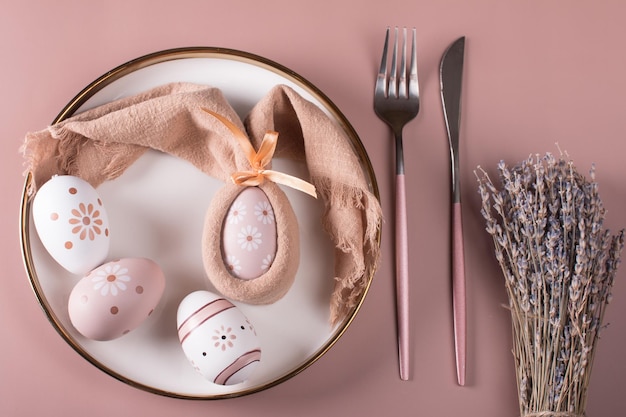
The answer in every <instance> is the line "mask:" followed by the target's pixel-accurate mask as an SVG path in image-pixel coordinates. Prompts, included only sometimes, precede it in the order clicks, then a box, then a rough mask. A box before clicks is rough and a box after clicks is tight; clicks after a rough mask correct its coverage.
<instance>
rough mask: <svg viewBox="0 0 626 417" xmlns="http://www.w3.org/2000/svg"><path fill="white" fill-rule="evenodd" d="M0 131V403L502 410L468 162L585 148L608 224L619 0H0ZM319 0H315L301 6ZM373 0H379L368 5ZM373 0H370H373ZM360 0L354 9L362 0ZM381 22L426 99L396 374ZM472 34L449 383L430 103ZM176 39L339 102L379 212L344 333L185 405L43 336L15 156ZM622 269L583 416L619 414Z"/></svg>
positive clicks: (258, 410) (442, 161)
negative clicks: (442, 66)
mask: <svg viewBox="0 0 626 417" xmlns="http://www.w3.org/2000/svg"><path fill="white" fill-rule="evenodd" d="M3 3H4V4H3V5H4V7H3V12H2V14H1V15H0V50H1V51H2V55H3V60H2V62H3V65H2V67H1V69H0V83H1V88H0V91H1V92H2V100H1V101H0V114H1V115H2V124H1V125H0V126H1V127H0V129H1V131H0V136H1V137H2V152H0V158H1V163H0V166H1V168H0V169H1V170H2V177H3V180H2V182H1V184H2V185H1V186H2V196H3V200H2V201H3V204H2V206H1V208H0V210H1V216H0V221H1V222H2V223H1V228H2V229H1V230H2V234H1V240H0V244H1V253H2V266H3V268H2V270H3V279H2V286H1V288H0V328H1V329H2V332H3V336H2V339H3V342H2V343H1V344H0V415H2V416H31V415H48V416H74V415H91V416H112V415H131V414H133V413H135V414H140V415H144V416H171V415H185V416H200V415H222V416H240V415H253V414H254V415H259V416H265V415H267V416H270V415H271V416H291V415H299V416H302V417H304V416H313V415H315V416H318V415H322V414H325V415H330V416H336V415H380V414H383V415H389V414H390V413H393V414H394V415H425V416H449V415H464V416H481V417H489V416H494V417H495V416H499V417H500V416H516V415H518V408H517V396H516V389H515V378H514V369H513V362H512V357H511V354H510V348H511V335H510V321H509V316H508V312H507V311H506V310H505V309H504V308H502V306H501V305H502V304H503V303H505V302H506V296H505V293H504V288H503V283H502V281H501V276H500V272H499V268H498V266H497V265H496V263H495V260H494V259H493V255H492V249H491V246H490V243H489V238H488V236H487V235H486V232H484V231H483V221H482V218H481V217H480V214H479V207H478V201H479V200H478V195H477V193H476V180H475V178H474V175H473V172H472V171H473V170H474V168H475V167H476V166H477V165H481V166H483V167H485V168H487V169H488V170H493V169H494V167H495V165H496V164H497V162H498V161H499V160H500V159H505V160H506V161H508V162H510V163H515V162H517V161H519V160H521V159H523V158H525V157H527V156H528V155H529V154H534V153H541V154H543V153H545V152H546V151H552V152H557V148H556V146H555V143H557V142H558V143H559V146H560V147H561V148H562V149H565V150H567V151H568V152H569V154H570V155H571V156H572V157H573V159H574V160H575V162H576V163H577V165H578V167H579V168H580V169H581V171H583V172H586V171H587V169H588V168H589V167H590V166H591V164H592V163H596V164H597V173H598V175H597V179H598V181H599V183H600V192H601V196H602V198H603V200H604V203H605V206H606V207H607V208H608V215H607V219H606V225H607V226H608V227H609V228H611V229H612V230H617V229H618V228H621V227H624V226H626V187H624V185H623V177H624V174H625V172H626V169H625V165H624V151H625V150H626V146H625V145H624V139H625V137H624V136H625V134H626V123H625V118H624V116H623V107H624V104H623V103H624V100H623V97H624V96H625V95H626V78H625V77H624V74H625V73H626V53H624V48H623V42H624V40H625V39H626V26H625V25H624V24H623V16H624V13H625V12H626V10H625V6H623V5H622V4H620V3H621V2H619V1H617V0H615V1H609V0H602V1H595V2H592V1H578V0H567V1H553V0H543V1H535V0H523V1H517V0H516V1H504V0H499V1H496V0H476V1H463V0H440V1H420V0H410V1H409V0H388V1H385V2H384V3H385V4H386V6H384V7H383V6H374V5H372V6H369V7H367V8H366V7H364V3H363V2H362V1H357V0H346V1H332V2H330V1H329V2H327V3H328V6H324V2H310V5H309V3H307V2H297V1H273V0H266V1H263V2H244V1H238V0H230V1H227V2H226V1H225V2H219V3H218V2H207V1H192V0H177V1H174V2H165V1H160V0H151V1H129V0H126V1H107V2H86V1H68V0H58V1H55V2H48V1H32V0H27V1H21V2H8V1H4V2H3ZM314 3H315V5H314ZM382 3H383V2H381V4H382ZM370 4H373V2H370ZM366 9H369V10H366ZM387 25H398V26H401V27H402V26H408V27H412V26H415V27H416V28H417V32H418V40H419V50H418V51H419V57H418V59H419V72H420V81H421V89H422V103H423V104H422V110H421V112H420V114H419V116H418V118H417V120H416V121H414V122H413V123H412V124H410V125H409V127H408V128H407V129H406V130H405V138H406V139H405V153H406V157H407V159H408V160H407V170H406V171H407V187H408V188H407V193H408V196H407V198H408V205H409V207H408V209H409V245H410V251H411V256H410V264H409V267H410V271H411V274H412V278H411V283H412V286H411V294H410V299H411V304H412V306H411V315H412V331H413V338H412V347H411V357H412V360H413V365H412V373H413V377H412V380H411V381H408V382H401V381H400V380H399V377H398V369H397V354H396V340H395V338H396V335H395V324H394V320H395V319H394V308H393V281H392V270H393V253H392V244H391V236H392V230H393V221H392V218H391V213H393V205H392V201H393V191H392V190H393V176H392V161H393V148H392V146H391V139H390V135H389V132H388V130H387V128H386V126H385V125H384V124H383V123H382V122H381V121H379V120H378V119H377V118H376V116H375V115H374V112H373V110H372V93H373V83H374V79H375V72H376V69H377V65H378V61H379V59H380V51H381V48H382V40H383V34H384V30H385V27H386V26H387ZM461 35H465V36H467V44H466V73H465V79H464V80H465V84H464V97H463V115H462V128H461V136H462V145H461V158H462V159H461V165H462V172H461V175H462V190H463V191H462V193H463V199H464V209H463V210H464V212H463V215H464V221H465V233H466V237H465V243H466V246H465V247H466V257H467V258H466V268H467V279H468V281H467V288H468V294H467V295H468V300H467V303H468V331H469V333H468V365H467V367H468V368H467V383H468V384H467V386H466V387H459V386H457V385H456V377H455V366H454V352H453V340H452V325H451V323H452V317H451V309H450V284H449V275H450V262H449V246H450V240H449V234H450V233H449V232H450V229H449V218H448V212H449V211H448V207H449V202H450V199H449V189H448V183H449V171H448V167H449V162H448V148H447V140H446V136H445V128H444V122H443V118H442V113H441V103H440V99H439V80H438V66H439V59H440V56H441V53H442V52H443V50H444V49H445V48H446V46H447V45H448V44H449V43H450V42H451V41H453V40H454V39H456V38H457V37H458V36H461ZM182 46H221V47H227V48H233V49H240V50H243V51H247V52H252V53H255V54H258V55H261V56H264V57H266V58H269V59H271V60H274V61H276V62H279V63H281V64H283V65H285V66H287V67H288V68H291V69H292V70H294V71H296V72H298V73H299V74H301V75H303V76H304V77H305V78H307V79H308V80H310V81H311V82H313V83H314V84H316V85H317V86H318V87H319V88H320V89H321V90H322V91H324V92H325V93H326V94H327V95H328V96H329V97H330V98H331V100H333V101H334V102H335V104H337V105H338V106H339V108H340V109H342V111H343V112H344V114H345V115H346V116H347V117H348V119H349V120H350V121H351V122H352V124H353V125H354V127H355V129H356V130H357V132H358V133H359V135H360V137H361V139H362V141H363V143H364V144H365V146H366V148H367V150H368V152H369V153H370V156H371V158H372V163H373V165H374V169H375V171H376V174H377V177H378V180H379V185H380V188H381V198H382V204H383V208H384V210H385V213H386V217H387V222H386V223H385V226H384V230H383V250H382V254H383V255H382V262H381V265H380V269H379V271H378V273H377V274H376V277H375V280H374V283H373V285H372V288H371V291H370V293H369V295H368V297H367V299H366V301H365V304H364V305H363V308H362V309H361V311H360V313H359V315H358V316H357V318H356V320H355V321H354V323H353V324H352V325H351V326H350V328H349V329H348V331H347V333H346V334H345V335H344V336H343V337H342V338H341V339H340V341H339V343H338V344H336V345H335V347H333V348H332V349H331V350H330V352H328V353H327V354H326V355H324V356H323V357H322V358H321V359H320V360H319V361H318V362H317V363H315V364H314V365H313V366H312V367H310V368H309V369H307V370H305V371H304V372H303V373H301V374H299V375H297V376H296V377H294V378H292V379H290V380H289V381H287V382H285V383H283V384H281V385H279V386H276V387H274V388H271V389H269V390H266V391H263V392H260V393H257V394H254V395H251V396H247V397H243V398H237V399H230V400H220V401H189V400H178V399H172V398H166V397H161V396H157V395H154V394H150V393H147V392H144V391H141V390H138V389H136V388H133V387H131V386H128V385H125V384H123V383H121V382H119V381H117V380H115V379H113V378H111V377H110V376H108V375H106V374H104V373H103V372H101V371H99V370H98V369H96V368H95V367H94V366H92V365H91V364H89V363H88V362H86V361H85V360H84V359H82V358H81V357H79V356H78V355H77V354H76V353H75V352H74V351H73V350H72V349H71V348H70V347H69V346H68V345H66V344H65V342H64V341H63V340H62V339H61V338H60V337H59V336H58V335H57V333H56V332H55V330H54V329H53V328H52V326H50V324H49V323H48V322H47V319H46V318H45V316H44V314H43V313H42V311H41V309H40V307H39V306H38V304H37V301H36V299H35V297H34V295H33V293H32V291H31V289H30V287H29V284H28V280H27V278H26V274H25V271H24V267H23V265H22V260H21V254H20V249H19V233H18V232H19V230H18V217H19V201H20V197H21V193H22V187H23V177H22V172H23V169H24V168H23V165H22V160H21V157H20V156H19V154H18V148H19V147H20V144H21V142H22V138H23V136H24V134H25V133H26V132H27V131H29V130H38V129H40V128H43V127H45V126H46V125H47V124H48V123H49V122H50V121H51V120H52V119H53V118H54V116H56V114H57V113H58V111H59V110H60V109H61V108H62V107H63V106H64V105H65V104H66V103H67V102H68V101H69V100H70V99H71V98H72V97H73V96H74V95H75V94H76V93H77V92H78V91H80V90H81V89H82V88H83V87H85V86H86V85H87V84H88V83H89V82H91V81H92V80H94V79H95V78H97V77H98V76H100V75H102V74H103V73H105V72H106V71H108V70H109V69H112V68H114V67H116V66H117V65H119V64H121V63H124V62H126V61H128V60H130V59H133V58H135V57H138V56H142V55H144V54H147V53H151V52H155V51H159V50H163V49H168V48H174V47H182ZM625 278H626V269H624V268H622V269H621V270H620V271H619V273H618V276H617V280H616V286H615V290H614V301H613V303H612V304H611V305H610V306H609V309H608V313H607V316H606V320H607V321H608V322H610V323H611V324H610V326H609V327H608V328H607V330H606V331H605V332H604V333H603V336H602V339H601V341H600V344H599V346H598V353H597V359H596V362H595V365H594V368H593V376H592V379H591V388H590V393H589V405H588V409H587V412H588V413H587V415H588V416H592V417H593V416H605V415H610V414H612V415H624V413H625V412H626V403H625V402H624V399H623V395H624V392H625V391H626V380H625V379H624V377H623V376H624V374H625V371H626V362H625V361H624V357H623V354H624V352H626V318H625V315H626V283H625V282H624V279H625Z"/></svg>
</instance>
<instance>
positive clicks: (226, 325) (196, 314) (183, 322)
mask: <svg viewBox="0 0 626 417" xmlns="http://www.w3.org/2000/svg"><path fill="white" fill-rule="evenodd" d="M176 322H177V326H178V338H179V340H180V343H181V345H182V347H183V351H184V352H185V356H187V359H188V360H189V362H191V364H192V366H193V367H194V368H195V369H196V370H197V371H198V372H200V374H202V375H203V376H204V377H205V378H206V379H208V380H209V381H211V382H213V383H215V384H219V385H234V384H239V383H242V382H244V381H246V380H247V379H248V378H249V377H250V375H251V374H252V373H253V372H254V369H255V368H256V367H257V366H258V364H259V362H260V360H261V347H260V344H259V338H258V337H257V334H256V331H255V330H254V327H253V326H252V324H251V323H250V321H249V320H248V319H247V318H246V316H245V315H244V314H243V313H242V312H241V310H240V309H238V308H237V307H236V306H235V305H234V304H233V303H231V302H230V301H228V300H227V299H225V298H223V297H221V296H219V295H217V294H214V293H212V292H209V291H195V292H192V293H191V294H189V295H187V296H186V297H185V298H184V299H183V300H182V301H181V303H180V305H179V306H178V314H177V320H176Z"/></svg>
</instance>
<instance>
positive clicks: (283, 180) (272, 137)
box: [201, 107, 317, 198]
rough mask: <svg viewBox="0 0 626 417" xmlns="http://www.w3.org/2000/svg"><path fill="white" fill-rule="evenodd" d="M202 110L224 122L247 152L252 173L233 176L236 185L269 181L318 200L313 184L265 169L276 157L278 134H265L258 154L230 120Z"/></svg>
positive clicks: (240, 172)
mask: <svg viewBox="0 0 626 417" xmlns="http://www.w3.org/2000/svg"><path fill="white" fill-rule="evenodd" d="M201 109H202V110H204V111H205V112H207V113H209V114H210V115H212V116H213V117H215V118H216V119H217V120H219V121H220V122H222V123H223V124H224V125H225V126H226V127H227V128H228V130H230V131H231V133H232V134H233V136H234V137H235V139H237V141H238V142H239V145H240V146H241V148H242V149H243V151H244V152H245V154H246V158H248V162H250V165H251V166H252V170H251V171H238V172H235V173H234V174H232V175H231V178H232V180H233V182H234V183H235V184H237V185H247V186H256V185H260V184H262V183H263V181H265V180H266V179H268V180H270V181H272V182H275V183H277V184H283V185H286V186H288V187H291V188H294V189H296V190H298V191H302V192H303V193H307V194H309V195H310V196H313V197H315V198H317V192H316V191H315V186H314V185H313V184H311V183H309V182H306V181H304V180H302V179H300V178H297V177H294V176H292V175H289V174H285V173H283V172H278V171H273V170H271V169H265V166H266V165H267V164H269V163H270V161H271V160H272V157H273V156H274V151H275V150H276V143H277V142H278V132H272V131H269V132H267V133H265V136H264V137H263V140H262V141H261V146H260V147H259V150H258V152H257V151H255V150H254V147H253V146H252V144H251V143H250V141H249V140H248V137H247V136H246V135H245V134H244V133H243V132H242V131H241V130H239V128H238V127H237V126H235V125H234V124H233V123H232V122H231V121H230V120H228V119H226V118H225V117H223V116H222V115H220V114H217V113H215V112H212V111H211V110H208V109H205V108H204V107H202V108H201Z"/></svg>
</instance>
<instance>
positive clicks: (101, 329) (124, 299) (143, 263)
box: [68, 258, 165, 341]
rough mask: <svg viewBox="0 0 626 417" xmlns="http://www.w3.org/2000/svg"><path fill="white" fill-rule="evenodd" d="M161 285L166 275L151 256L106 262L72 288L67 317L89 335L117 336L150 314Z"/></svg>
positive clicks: (93, 338)
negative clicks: (149, 257) (148, 257)
mask: <svg viewBox="0 0 626 417" xmlns="http://www.w3.org/2000/svg"><path fill="white" fill-rule="evenodd" d="M164 289H165V276H164V275H163V272H162V271H161V268H160V267H159V266H158V265H157V264H156V263H155V262H153V261H151V260H150V259H146V258H122V259H119V260H116V261H112V262H108V263H106V264H104V265H102V266H100V267H98V268H96V269H94V270H93V271H91V272H90V273H89V274H88V275H86V276H85V277H83V278H82V279H81V280H80V281H79V282H78V283H77V284H76V286H75V287H74V289H73V290H72V292H71V294H70V298H69V303H68V310H69V315H70V320H71V322H72V325H73V326H74V328H76V330H78V332H79V333H80V334H82V335H83V336H85V337H86V338H88V339H92V340H99V341H105V340H113V339H117V338H119V337H121V336H123V335H125V334H127V333H129V332H130V331H132V330H134V329H136V328H137V327H138V326H139V325H140V324H141V323H142V322H143V321H144V320H145V319H147V318H148V316H150V315H151V314H152V312H153V311H154V309H155V308H156V306H157V305H158V303H159V300H160V299H161V296H162V295H163V290H164Z"/></svg>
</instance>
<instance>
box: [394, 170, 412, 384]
mask: <svg viewBox="0 0 626 417" xmlns="http://www.w3.org/2000/svg"><path fill="white" fill-rule="evenodd" d="M395 220H396V251H395V252H396V320H397V325H398V353H399V362H400V363H399V365H400V379H402V380H404V381H406V380H408V379H409V254H408V237H407V213H406V191H405V185H404V174H397V175H396V219H395Z"/></svg>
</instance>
